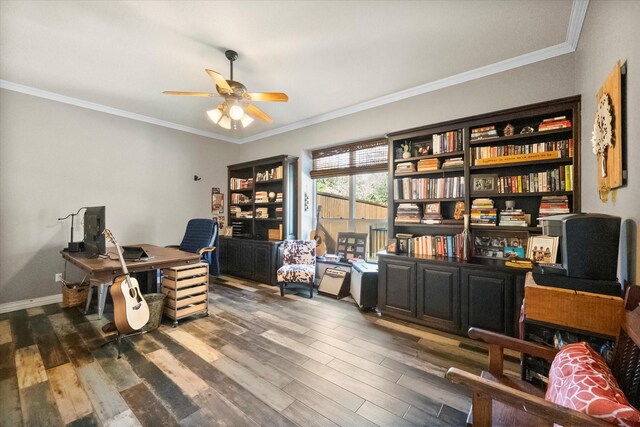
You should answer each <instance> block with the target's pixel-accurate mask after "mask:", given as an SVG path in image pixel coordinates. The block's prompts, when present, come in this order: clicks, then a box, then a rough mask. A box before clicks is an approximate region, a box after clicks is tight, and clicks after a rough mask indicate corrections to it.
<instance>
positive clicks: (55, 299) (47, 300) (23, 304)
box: [0, 294, 62, 313]
mask: <svg viewBox="0 0 640 427" xmlns="http://www.w3.org/2000/svg"><path fill="white" fill-rule="evenodd" d="M59 302H62V294H57V295H48V296H46V297H39V298H30V299H23V300H21V301H14V302H7V303H4V304H0V313H10V312H12V311H18V310H23V309H25V308H32V307H40V306H43V305H47V304H55V303H59Z"/></svg>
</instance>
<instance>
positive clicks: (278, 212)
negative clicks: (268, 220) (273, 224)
mask: <svg viewBox="0 0 640 427" xmlns="http://www.w3.org/2000/svg"><path fill="white" fill-rule="evenodd" d="M276 219H282V207H281V206H280V207H277V208H276Z"/></svg>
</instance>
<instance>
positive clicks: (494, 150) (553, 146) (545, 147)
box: [473, 138, 573, 165]
mask: <svg viewBox="0 0 640 427" xmlns="http://www.w3.org/2000/svg"><path fill="white" fill-rule="evenodd" d="M547 152H554V154H552V155H539V156H534V154H538V153H547ZM555 152H560V156H559V157H570V158H571V157H573V138H570V139H564V140H561V141H551V142H536V143H532V144H508V145H500V146H497V145H496V146H492V145H489V146H482V147H473V158H474V159H475V160H476V162H475V164H476V165H481V164H483V163H482V162H478V160H480V159H488V158H495V157H500V158H503V157H509V156H516V155H528V156H529V157H527V158H526V159H525V160H513V159H502V160H504V161H494V162H497V163H503V162H511V161H530V160H546V159H548V158H555V157H558V156H557V154H556V153H555Z"/></svg>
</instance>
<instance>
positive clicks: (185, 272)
mask: <svg viewBox="0 0 640 427" xmlns="http://www.w3.org/2000/svg"><path fill="white" fill-rule="evenodd" d="M208 272H209V268H208V265H207V264H204V263H199V264H193V265H182V266H179V267H172V268H164V269H162V275H163V276H166V277H169V278H171V279H182V278H185V277H192V276H201V275H204V274H207V273H208Z"/></svg>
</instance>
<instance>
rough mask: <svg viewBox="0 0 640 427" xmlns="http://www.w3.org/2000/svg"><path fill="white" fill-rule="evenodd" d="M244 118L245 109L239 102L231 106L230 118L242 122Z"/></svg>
mask: <svg viewBox="0 0 640 427" xmlns="http://www.w3.org/2000/svg"><path fill="white" fill-rule="evenodd" d="M242 116H244V108H242V105H240V103H238V102H234V103H233V104H231V106H230V107H229V117H231V120H240V119H242Z"/></svg>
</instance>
